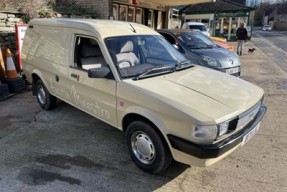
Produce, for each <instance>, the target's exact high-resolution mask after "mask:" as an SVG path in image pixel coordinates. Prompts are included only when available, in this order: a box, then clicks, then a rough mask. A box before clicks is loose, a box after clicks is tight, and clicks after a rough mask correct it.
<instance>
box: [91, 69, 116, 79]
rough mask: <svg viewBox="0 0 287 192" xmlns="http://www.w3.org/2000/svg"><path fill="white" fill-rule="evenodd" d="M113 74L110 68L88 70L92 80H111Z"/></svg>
mask: <svg viewBox="0 0 287 192" xmlns="http://www.w3.org/2000/svg"><path fill="white" fill-rule="evenodd" d="M112 76H113V75H112V72H111V70H110V68H109V67H99V68H92V69H89V70H88V77H90V78H107V79H111V77H112Z"/></svg>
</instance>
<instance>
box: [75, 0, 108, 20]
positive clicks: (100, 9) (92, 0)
mask: <svg viewBox="0 0 287 192" xmlns="http://www.w3.org/2000/svg"><path fill="white" fill-rule="evenodd" d="M69 2H70V3H73V2H75V0H69ZM76 4H77V5H78V6H80V7H81V8H83V9H85V10H86V11H87V12H88V13H89V14H90V15H93V16H94V17H95V18H97V19H108V18H109V16H111V15H112V4H113V0H81V1H77V2H76Z"/></svg>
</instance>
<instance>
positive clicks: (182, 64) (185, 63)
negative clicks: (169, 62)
mask: <svg viewBox="0 0 287 192" xmlns="http://www.w3.org/2000/svg"><path fill="white" fill-rule="evenodd" d="M192 66H193V64H192V63H191V62H190V61H189V60H184V61H181V62H179V63H178V64H176V65H175V70H176V71H178V70H181V69H185V68H188V67H192Z"/></svg>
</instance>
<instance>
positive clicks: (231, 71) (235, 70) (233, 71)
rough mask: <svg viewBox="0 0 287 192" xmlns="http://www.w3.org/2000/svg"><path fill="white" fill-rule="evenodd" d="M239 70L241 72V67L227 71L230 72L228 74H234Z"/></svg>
mask: <svg viewBox="0 0 287 192" xmlns="http://www.w3.org/2000/svg"><path fill="white" fill-rule="evenodd" d="M238 72H239V67H235V68H231V69H226V73H228V74H233V73H238Z"/></svg>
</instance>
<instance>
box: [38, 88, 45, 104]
mask: <svg viewBox="0 0 287 192" xmlns="http://www.w3.org/2000/svg"><path fill="white" fill-rule="evenodd" d="M37 97H38V100H39V102H40V103H41V104H45V102H46V93H45V90H44V88H43V86H39V87H38V94H37Z"/></svg>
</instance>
